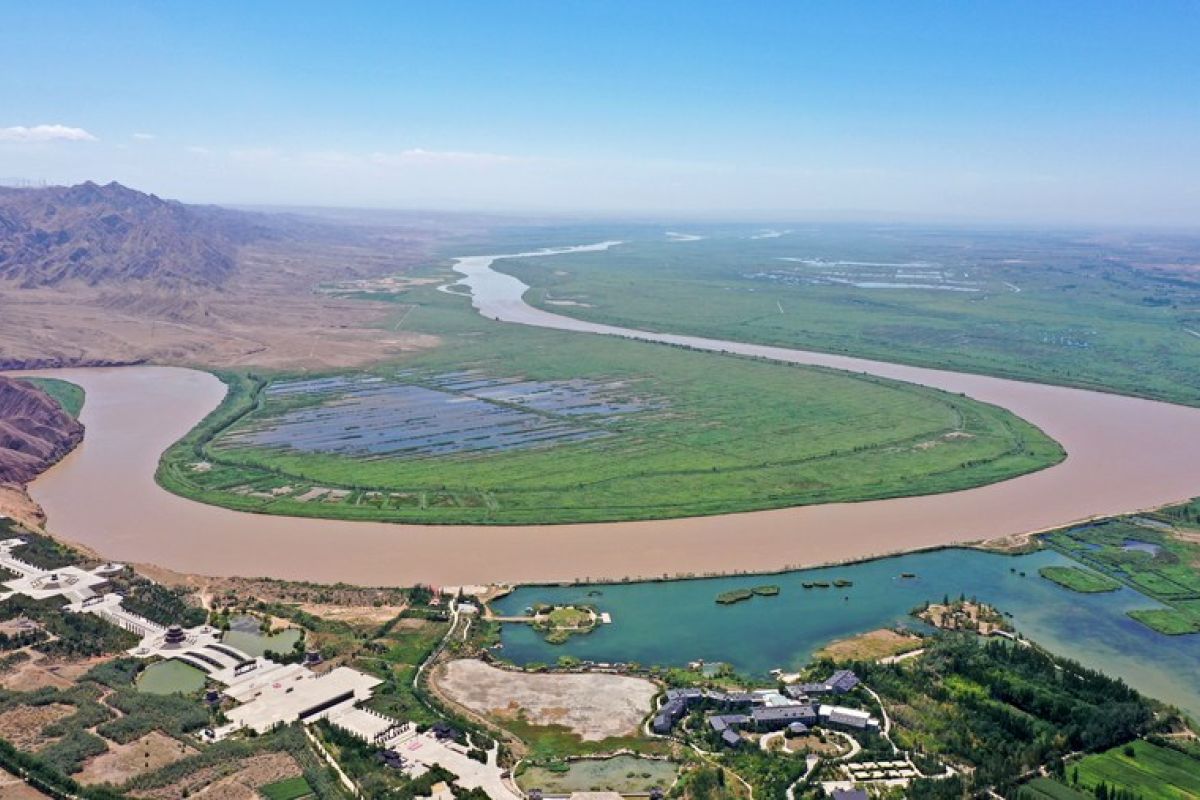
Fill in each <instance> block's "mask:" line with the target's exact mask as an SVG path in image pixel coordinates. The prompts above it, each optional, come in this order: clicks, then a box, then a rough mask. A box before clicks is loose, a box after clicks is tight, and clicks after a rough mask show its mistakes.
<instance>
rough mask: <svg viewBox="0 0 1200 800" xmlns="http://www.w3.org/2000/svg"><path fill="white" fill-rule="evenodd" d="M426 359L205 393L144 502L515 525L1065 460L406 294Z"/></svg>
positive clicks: (923, 395)
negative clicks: (169, 494)
mask: <svg viewBox="0 0 1200 800" xmlns="http://www.w3.org/2000/svg"><path fill="white" fill-rule="evenodd" d="M395 300H396V302H397V305H398V306H399V310H398V311H397V315H396V320H397V322H396V324H400V323H401V322H402V323H403V325H404V326H405V327H406V328H408V329H411V330H418V331H420V332H423V333H430V334H435V335H437V336H438V337H439V338H440V340H441V345H440V346H439V347H437V348H434V349H433V350H430V351H426V352H423V353H420V354H415V355H413V356H411V357H409V358H408V359H405V360H404V361H402V362H399V363H391V364H386V365H380V366H378V367H376V368H373V369H371V370H370V371H361V372H355V373H343V374H330V375H307V376H303V377H301V376H293V375H273V376H264V375H257V374H254V375H252V374H249V373H236V374H233V373H231V374H226V375H223V376H222V377H223V378H224V379H225V380H226V381H227V382H228V383H229V385H230V387H231V390H230V393H229V395H228V396H227V398H226V401H225V402H224V403H223V404H222V406H221V407H220V408H218V409H217V410H216V411H215V412H213V414H212V415H211V416H210V417H209V418H208V419H206V420H205V421H204V422H203V423H202V424H201V425H200V426H199V427H198V428H197V429H195V430H194V431H192V433H190V434H189V435H188V436H187V437H186V438H185V439H184V440H182V441H181V442H180V443H178V444H177V445H176V446H175V447H173V448H172V449H171V450H170V451H169V452H168V453H167V455H166V456H165V458H164V460H163V463H162V465H161V467H160V472H159V481H160V482H161V483H162V484H163V485H164V486H166V487H167V488H168V489H170V490H172V491H175V492H177V493H179V494H182V495H184V496H187V497H192V498H194V499H199V500H202V501H205V502H210V503H214V504H218V505H225V506H229V507H233V508H238V509H243V510H250V511H260V512H264V513H272V514H290V515H297V516H317V517H336V518H347V519H375V520H388V521H404V522H446V523H478V522H490V523H498V524H506V523H507V524H517V523H527V522H538V523H555V522H579V521H600V520H625V519H652V518H666V517H676V516H693V515H705V514H717V513H726V512H731V511H746V510H754V509H763V508H777V507H783V506H792V505H804V504H810V503H828V502H842V501H854V500H863V499H876V498H884V497H895V496H906V495H914V494H929V493H939V492H946V491H953V490H956V489H964V488H968V487H971V486H977V485H981V484H986V483H991V482H994V481H998V480H1003V479H1005V478H1010V477H1013V476H1015V475H1019V474H1023V473H1027V472H1030V471H1034V470H1037V469H1041V468H1043V467H1046V466H1049V465H1051V464H1053V463H1056V462H1057V461H1059V460H1060V459H1061V458H1062V456H1063V454H1062V451H1061V448H1059V447H1058V446H1057V445H1056V444H1055V443H1054V442H1052V441H1051V440H1049V439H1048V438H1047V437H1046V436H1044V435H1043V434H1042V433H1041V432H1040V431H1038V430H1037V429H1035V428H1033V427H1032V426H1030V425H1029V424H1027V423H1025V422H1023V421H1022V420H1020V419H1017V418H1016V417H1014V416H1013V415H1011V414H1010V413H1008V412H1006V411H1004V410H1002V409H999V408H996V407H993V406H988V405H984V404H981V403H978V402H974V401H971V400H968V399H966V398H963V397H961V396H957V395H951V394H948V393H945V392H939V391H935V390H931V389H927V388H924V387H916V386H913V385H909V384H902V383H897V382H891V381H886V380H882V379H877V378H872V377H867V376H861V375H850V374H847V373H840V372H836V371H831V370H826V369H820V368H802V367H793V366H785V365H779V364H773V363H767V362H761V361H755V360H751V359H745V358H738V357H733V356H723V355H719V354H712V353H699V352H693V351H688V350H684V349H680V348H670V347H665V346H658V345H651V344H646V343H638V342H630V341H622V340H616V339H607V338H600V337H595V336H590V335H587V334H570V333H562V332H552V331H544V330H535V329H529V328H525V327H522V326H513V325H503V324H499V323H495V322H493V321H490V320H487V319H484V318H482V317H480V316H478V315H477V314H475V312H474V311H472V310H471V309H470V308H469V306H468V304H467V301H466V300H465V298H462V297H458V296H454V295H452V294H448V293H444V292H439V291H436V290H435V289H434V288H433V287H431V286H424V285H418V286H415V287H412V288H409V289H408V290H406V291H404V292H402V293H401V294H399V295H397V297H396V298H395Z"/></svg>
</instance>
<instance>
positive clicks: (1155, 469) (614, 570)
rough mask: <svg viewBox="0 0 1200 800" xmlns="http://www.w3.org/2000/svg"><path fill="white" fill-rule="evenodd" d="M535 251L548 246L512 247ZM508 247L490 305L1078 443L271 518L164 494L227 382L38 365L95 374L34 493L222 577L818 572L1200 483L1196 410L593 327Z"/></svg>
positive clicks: (109, 544)
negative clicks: (1001, 453) (523, 519)
mask: <svg viewBox="0 0 1200 800" xmlns="http://www.w3.org/2000/svg"><path fill="white" fill-rule="evenodd" d="M608 244H610V243H605V244H601V245H593V246H590V248H588V249H600V248H603V247H606V246H608ZM577 249H581V248H577ZM557 252H564V251H557ZM531 255H537V254H518V255H517V256H506V257H527V256H531ZM496 258H497V257H493V256H477V257H470V258H463V259H459V260H458V262H457V265H456V269H457V270H458V271H459V272H460V273H462V274H463V275H464V277H463V279H462V281H461V282H460V283H461V284H463V285H464V286H466V287H467V288H469V289H470V290H471V292H472V297H473V302H474V304H475V306H476V308H478V309H479V311H480V313H482V314H484V315H486V316H489V317H495V318H499V319H501V320H505V321H509V322H514V323H520V324H525V325H534V326H539V327H548V328H557V329H561V330H568V331H580V332H588V333H595V334H601V335H616V336H626V337H634V338H638V339H645V340H649V341H658V342H670V343H676V344H685V345H689V346H692V347H697V348H702V349H706V350H714V351H727V352H733V353H740V354H745V355H755V356H764V357H767V358H772V359H777V360H780V361H787V362H793V363H798V364H815V365H821V366H828V367H835V368H838V369H844V370H850V371H855V372H868V373H871V374H874V375H880V376H884V377H887V378H895V379H898V380H903V381H909V382H912V383H919V384H924V385H926V386H932V387H936V388H939V389H944V390H947V391H951V392H961V393H963V394H966V395H969V396H970V397H973V398H975V399H977V400H982V401H984V402H987V403H994V404H996V405H999V406H1003V407H1005V408H1008V409H1010V410H1011V411H1012V412H1013V413H1015V414H1017V415H1018V416H1021V417H1024V418H1025V419H1027V420H1029V421H1030V422H1032V423H1033V424H1035V425H1037V426H1039V427H1040V428H1041V429H1042V430H1044V431H1045V432H1046V433H1047V434H1049V435H1050V436H1052V437H1053V438H1055V439H1057V440H1058V441H1059V442H1060V443H1061V444H1062V445H1063V446H1064V447H1065V448H1066V450H1067V453H1068V457H1067V459H1066V460H1065V461H1064V462H1062V463H1061V464H1059V465H1058V466H1055V467H1052V468H1050V469H1046V470H1043V471H1041V472H1037V473H1034V474H1032V475H1026V476H1023V477H1019V478H1014V479H1012V480H1008V481H1004V482H1001V483H996V484H992V485H990V486H984V487H980V488H977V489H969V490H966V491H961V492H952V493H947V494H941V495H930V496H925V497H912V498H900V499H891V500H874V501H868V502H862V503H848V504H830V505H821V506H805V507H800V508H787V509H780V510H774V511H756V512H750V513H743V514H729V515H724V516H714V517H697V518H685V519H674V520H665V521H647V522H619V523H597V524H578V525H555V526H514V527H492V526H434V525H398V524H389V523H369V522H346V521H336V520H320V519H301V518H291V517H272V516H267V515H259V514H250V513H244V512H238V511H230V510H228V509H223V508H217V507H214V506H208V505H203V504H201V503H197V502H194V501H191V500H186V499H184V498H181V497H178V496H176V495H173V494H170V493H168V492H166V491H165V490H163V489H161V488H159V486H158V485H157V484H156V483H155V481H154V472H155V467H156V465H157V463H158V458H159V455H160V454H161V453H162V452H163V451H164V450H166V448H167V447H168V446H169V445H170V444H171V443H172V442H174V441H175V440H177V439H178V438H179V437H181V436H182V435H183V434H184V433H186V432H187V431H188V430H189V429H190V428H191V427H193V426H194V425H195V424H196V423H197V422H199V421H200V419H202V418H203V417H204V416H205V415H206V414H207V413H208V412H210V411H211V410H212V409H213V408H214V407H216V405H217V404H218V403H219V402H220V400H221V398H222V396H223V393H224V387H223V386H222V384H221V383H220V382H219V381H218V380H217V379H216V378H215V377H213V376H211V375H209V374H208V373H204V372H198V371H195V370H188V369H182V368H177V367H155V366H145V367H121V368H114V369H61V370H49V371H43V372H40V373H38V374H41V375H46V376H52V377H60V378H64V379H66V380H69V381H72V382H74V383H77V384H79V385H80V386H82V387H84V389H85V390H86V391H87V402H86V404H85V406H84V410H83V414H82V420H83V422H84V424H85V425H86V426H87V435H86V438H85V439H84V442H83V444H82V445H81V446H80V447H79V448H78V449H77V450H76V451H75V452H74V453H72V454H71V455H69V456H68V457H67V458H66V459H64V460H63V461H62V462H61V463H60V464H59V465H57V466H55V467H54V468H52V469H51V470H49V471H48V472H46V473H45V474H44V475H43V476H42V477H40V478H39V479H38V480H37V481H35V482H34V483H33V485H32V486H31V487H30V491H31V494H32V495H33V497H34V499H35V500H37V501H38V502H39V503H40V504H41V505H42V506H43V508H45V510H46V512H47V514H48V515H49V518H50V527H51V529H52V530H54V531H55V532H56V534H57V535H59V536H61V537H63V538H66V539H68V540H72V541H76V542H79V543H81V544H84V545H87V546H89V547H92V548H94V549H95V550H97V551H99V552H100V553H102V554H103V555H104V556H105V557H109V558H113V559H119V560H124V561H133V562H148V563H154V564H159V565H161V566H165V567H168V568H171V569H175V570H179V571H183V572H194V573H202V574H209V575H242V576H271V577H278V578H289V579H303V580H313V581H320V582H333V581H346V582H349V583H357V584H384V585H404V584H412V583H417V582H423V583H429V582H432V583H435V584H440V585H458V584H469V583H492V582H533V581H557V580H568V579H574V578H593V579H595V578H601V577H604V578H612V579H620V578H623V577H661V576H664V575H678V574H687V573H709V572H711V573H716V572H722V573H728V572H736V571H767V570H777V569H781V568H784V567H790V566H811V565H817V564H824V563H831V562H837V561H846V560H851V559H858V558H863V557H868V556H873V555H882V554H886V553H895V552H899V551H906V550H914V549H918V548H927V547H933V546H937V545H947V544H954V543H966V542H974V541H979V540H982V539H990V538H995V537H1000V536H1005V535H1010V534H1018V533H1025V532H1029V531H1037V530H1044V529H1047V528H1053V527H1058V526H1062V525H1065V524H1068V523H1072V522H1077V521H1080V520H1084V519H1088V518H1091V517H1096V516H1105V515H1110V514H1116V513H1122V512H1130V511H1136V510H1143V509H1148V508H1152V507H1155V506H1159V505H1163V504H1166V503H1169V502H1174V501H1179V500H1183V499H1186V498H1189V497H1191V496H1193V495H1195V494H1197V493H1200V409H1195V408H1187V407H1183V406H1176V405H1170V404H1167V403H1160V402H1154V401H1151V400H1141V399H1136V398H1131V397H1121V396H1118V395H1112V394H1104V393H1100V392H1090V391H1085V390H1081V389H1069V388H1064V387H1057V386H1044V385H1040V384H1035V383H1024V382H1019V381H1011V380H1003V379H1000V378H989V377H984V376H980V375H968V374H963V373H956V372H947V371H942V370H933V369H924V368H920V367H910V366H902V365H898V364H890V363H886V362H879V361H868V360H863V359H856V358H849V357H843V356H835V355H827V354H823V353H810V352H806V351H801V350H790V349H786V348H779V347H767V346H761V345H752V344H742V343H737V342H727V341H718V340H712V339H703V338H697V337H688V336H674V335H670V334H657V333H647V332H640V331H634V330H628V329H623V328H615V327H611V326H606V325H598V324H592V323H587V322H582V321H580V320H575V319H571V318H569V317H564V316H559V315H557V314H552V313H549V312H545V311H541V310H538V309H535V308H532V307H530V306H529V305H527V304H526V303H525V302H524V301H523V300H522V296H523V293H524V291H525V288H526V287H525V286H524V285H523V284H522V283H521V282H520V281H518V280H516V279H515V278H512V277H510V276H507V275H503V274H501V273H498V272H495V271H494V270H492V269H491V265H492V263H493V261H495V260H496Z"/></svg>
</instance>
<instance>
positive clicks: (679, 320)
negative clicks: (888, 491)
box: [496, 225, 1200, 405]
mask: <svg viewBox="0 0 1200 800" xmlns="http://www.w3.org/2000/svg"><path fill="white" fill-rule="evenodd" d="M697 233H700V234H703V235H704V237H705V238H703V239H700V240H697V241H668V240H666V239H665V237H664V236H663V233H662V231H661V229H659V230H650V229H641V230H633V231H628V230H622V231H610V230H607V229H605V230H602V231H597V232H595V233H594V234H593V237H592V238H593V239H594V240H596V241H599V240H601V239H608V238H614V237H615V238H625V239H626V241H627V242H628V243H627V244H625V245H622V246H619V247H616V248H613V249H612V250H610V251H608V252H602V253H584V254H573V255H571V256H569V257H550V258H542V259H530V260H520V261H518V260H512V261H506V262H499V263H498V264H497V265H496V268H497V269H498V270H500V271H502V272H506V273H508V274H511V275H515V276H516V277H517V278H519V279H521V280H522V281H524V282H525V283H527V284H529V285H530V286H532V287H533V289H532V290H531V291H530V292H529V293H528V294H527V299H528V300H529V302H531V303H532V304H533V305H536V306H538V307H539V308H543V309H546V310H548V311H553V312H555V313H559V314H566V315H568V316H572V317H578V318H580V319H587V320H591V321H596V322H604V323H609V324H614V325H622V326H629V327H636V328H642V329H648V330H656V331H668V332H672V333H681V334H694V335H702V336H710V337H714V338H721V339H731V340H736V341H747V342H759V343H763V344H772V345H781V346H786V347H801V348H807V349H812V350H820V351H825V352H831V353H839V354H848V355H855V356H862V357H867V358H877V359H882V360H886V361H896V362H903V363H910V364H916V365H920V366H931V367H942V368H947V369H954V370H961V371H967V372H980V373H985V374H991V375H1000V376H1004V377H1015V378H1021V379H1027V380H1035V381H1039V382H1045V383H1055V384H1063V385H1070V386H1079V387H1084V388H1094V389H1106V390H1111V391H1116V392H1120V393H1124V394H1131V395H1138V396H1145V397H1153V398H1159V399H1165V400H1170V401H1172V402H1177V403H1184V404H1189V405H1197V404H1200V278H1198V277H1197V274H1196V273H1195V271H1194V270H1193V269H1190V268H1189V266H1188V264H1189V258H1191V256H1190V253H1192V252H1194V249H1195V244H1196V242H1195V239H1194V237H1191V238H1189V237H1186V236H1182V235H1180V236H1175V235H1171V234H1167V233H1163V234H1160V235H1158V236H1154V237H1151V236H1141V237H1136V236H1131V235H1119V234H1116V235H1109V236H1104V237H1101V236H1094V235H1090V234H1085V233H1078V232H1063V233H1050V232H1046V233H1030V232H1022V233H1009V232H1004V231H998V230H992V231H969V230H965V229H964V230H950V231H944V230H943V231H936V232H935V231H930V230H925V229H922V228H920V227H918V226H910V227H886V228H878V227H865V226H849V225H824V226H819V227H813V226H807V227H805V228H803V229H795V230H790V231H777V232H776V233H779V234H781V235H778V236H772V237H762V236H761V232H760V231H758V230H757V229H752V228H749V227H723V228H716V229H712V230H698V231H697ZM579 241H584V240H583V239H580V240H579Z"/></svg>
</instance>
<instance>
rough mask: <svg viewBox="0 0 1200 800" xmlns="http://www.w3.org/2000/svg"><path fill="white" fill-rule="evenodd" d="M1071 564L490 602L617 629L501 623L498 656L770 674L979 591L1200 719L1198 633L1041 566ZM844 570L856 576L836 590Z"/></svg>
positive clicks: (801, 577) (938, 555)
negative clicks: (925, 607) (602, 617)
mask: <svg viewBox="0 0 1200 800" xmlns="http://www.w3.org/2000/svg"><path fill="white" fill-rule="evenodd" d="M1075 564H1076V562H1074V561H1072V560H1071V559H1068V558H1067V557H1066V556H1063V555H1061V554H1059V553H1056V552H1052V551H1049V550H1043V551H1039V552H1036V553H1032V554H1028V555H1021V556H1004V555H997V554H993V553H986V552H981V551H977V550H965V549H946V550H937V551H931V552H925V553H914V554H910V555H905V556H898V557H895V558H886V559H879V560H876V561H867V562H863V563H859V564H852V565H848V566H841V567H829V568H821V569H811V570H801V571H797V572H789V573H785V574H780V575H774V576H771V578H770V582H771V583H772V584H774V585H778V586H779V588H780V591H779V594H778V595H775V596H754V597H751V598H750V599H748V600H746V601H744V602H740V603H734V604H730V605H721V604H718V603H716V602H715V601H714V598H716V597H717V596H719V595H721V594H723V593H726V592H732V591H736V590H738V589H753V587H755V586H758V585H760V584H762V583H763V578H762V576H744V577H732V578H711V579H700V580H690V581H675V582H645V583H625V584H602V585H600V584H598V585H588V586H528V587H522V588H519V589H517V590H516V591H514V592H513V593H512V594H510V595H508V596H506V597H503V598H501V599H500V600H498V601H497V602H496V603H495V604H494V607H495V610H496V611H497V613H500V614H504V615H509V614H519V613H521V612H522V611H523V609H525V608H526V607H528V606H531V605H533V604H535V603H550V604H554V605H570V604H580V603H583V604H589V605H591V606H594V607H595V608H596V609H597V610H598V611H600V612H607V613H609V614H610V615H611V616H612V624H611V625H601V626H600V627H599V628H597V629H596V630H595V631H593V632H592V633H590V634H589V635H587V636H578V637H573V638H571V639H570V640H568V641H567V642H565V643H563V644H560V645H553V644H548V643H547V642H545V641H544V640H543V638H542V637H541V636H540V635H539V634H538V633H537V632H536V631H534V630H533V629H532V628H530V627H529V626H527V625H520V624H508V625H505V626H504V630H503V638H502V641H503V645H504V647H503V650H502V655H503V656H504V657H505V658H507V659H509V660H511V661H513V662H515V663H518V664H527V663H531V662H542V663H553V662H554V661H555V660H557V658H558V657H559V656H563V655H570V656H575V657H577V658H581V659H588V660H592V661H600V662H618V661H619V662H636V663H640V664H643V665H650V664H656V665H664V666H665V665H683V664H687V663H688V662H690V661H694V660H697V659H702V660H705V661H720V662H726V663H729V664H731V665H732V666H733V667H734V668H735V669H737V670H739V671H741V672H745V673H749V674H753V675H757V676H760V677H764V678H765V677H766V676H767V674H768V673H769V671H770V670H772V669H775V668H781V669H792V668H796V667H799V666H802V665H803V664H805V663H806V662H807V661H808V660H809V659H810V658H811V656H812V654H813V652H815V651H816V650H818V649H820V648H821V647H822V646H823V645H825V644H827V643H829V642H830V641H833V640H835V639H842V638H846V637H849V636H853V635H855V634H858V633H863V632H866V631H869V630H874V629H876V628H880V627H889V626H894V625H907V626H909V627H912V628H914V629H916V628H921V627H923V623H920V622H918V621H917V620H915V619H914V618H912V617H911V616H910V615H909V612H910V611H911V610H912V609H913V608H915V607H916V606H918V605H920V604H921V603H923V602H925V601H927V600H928V601H940V600H941V599H942V598H943V597H944V596H946V595H949V596H950V597H957V596H959V595H966V596H968V597H972V596H974V597H977V598H978V599H980V600H982V601H984V602H986V603H989V604H991V605H993V606H996V607H997V608H999V609H1000V610H1001V611H1003V612H1007V613H1009V614H1011V615H1012V621H1013V623H1014V625H1015V626H1016V629H1017V630H1018V631H1019V632H1021V633H1022V634H1024V635H1025V636H1026V637H1028V638H1030V639H1032V640H1034V641H1036V642H1038V643H1039V644H1041V645H1043V646H1045V647H1046V648H1048V649H1050V650H1052V651H1053V652H1055V653H1058V654H1060V655H1063V656H1066V657H1068V658H1073V659H1076V660H1078V661H1080V662H1081V663H1083V664H1085V665H1087V666H1089V667H1092V668H1095V669H1099V670H1102V671H1104V672H1106V673H1108V674H1110V675H1114V676H1117V677H1121V678H1124V679H1125V680H1126V681H1128V682H1129V683H1130V684H1132V685H1134V686H1136V687H1137V688H1138V689H1140V690H1141V691H1143V692H1145V693H1146V694H1148V695H1150V696H1153V697H1157V698H1159V699H1161V700H1164V701H1167V702H1170V703H1173V704H1175V705H1178V706H1180V707H1181V708H1184V709H1186V710H1187V711H1189V712H1190V713H1191V714H1193V715H1194V716H1197V717H1200V635H1190V636H1164V635H1162V634H1159V633H1156V632H1154V631H1153V630H1151V629H1149V628H1147V627H1146V626H1144V625H1142V624H1141V623H1139V622H1137V621H1135V620H1133V619H1130V618H1129V617H1128V616H1127V613H1128V612H1129V611H1133V610H1137V609H1148V608H1161V607H1162V606H1161V605H1160V604H1159V603H1158V602H1157V601H1155V600H1153V599H1150V598H1148V597H1146V596H1144V595H1141V594H1139V593H1137V592H1135V591H1132V590H1131V589H1128V588H1121V589H1119V590H1117V591H1113V592H1108V593H1105V594H1091V595H1084V594H1079V593H1076V592H1072V591H1070V590H1068V589H1065V588H1063V587H1061V586H1058V585H1057V584H1055V583H1053V582H1051V581H1049V580H1046V579H1045V578H1042V577H1040V576H1039V575H1038V570H1039V569H1041V568H1042V567H1046V566H1072V565H1075ZM906 575H908V576H912V577H904V576H906ZM838 580H841V581H851V582H852V584H853V585H851V586H842V587H836V586H834V585H833V583H834V582H835V581H838ZM805 583H809V584H822V583H826V584H829V586H828V587H825V588H821V587H820V586H818V585H814V586H813V588H809V589H805V588H804V584H805Z"/></svg>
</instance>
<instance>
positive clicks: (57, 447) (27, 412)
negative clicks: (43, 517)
mask: <svg viewBox="0 0 1200 800" xmlns="http://www.w3.org/2000/svg"><path fill="white" fill-rule="evenodd" d="M82 439H83V426H82V425H80V424H79V421H78V420H76V419H75V418H74V417H72V416H71V415H70V414H68V413H67V412H66V411H64V410H63V409H62V407H61V406H60V405H59V404H58V403H57V402H56V401H55V400H54V399H52V398H51V397H50V396H49V395H47V394H46V393H45V392H44V391H42V390H41V389H39V388H37V387H35V386H33V385H32V384H30V383H26V382H24V381H17V380H12V379H11V378H5V377H3V376H0V514H4V515H5V516H10V517H13V518H14V519H18V520H22V521H26V522H34V523H37V522H40V519H39V517H40V510H39V509H38V508H37V506H36V505H34V504H33V503H32V501H30V500H29V499H28V497H26V495H25V492H24V488H25V484H26V483H28V482H29V481H31V480H33V479H34V478H36V477H37V476H38V475H40V474H41V473H42V472H43V471H44V470H45V469H46V468H48V467H49V466H51V465H52V464H55V463H57V462H58V460H59V459H61V458H62V457H63V456H65V455H66V454H67V453H69V452H71V450H73V449H74V448H75V446H76V445H77V444H79V442H80V441H82Z"/></svg>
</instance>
